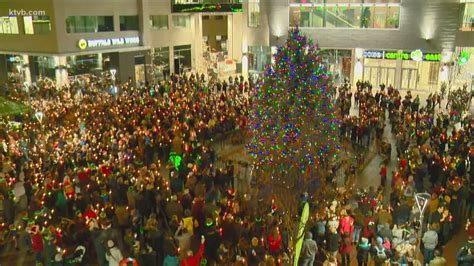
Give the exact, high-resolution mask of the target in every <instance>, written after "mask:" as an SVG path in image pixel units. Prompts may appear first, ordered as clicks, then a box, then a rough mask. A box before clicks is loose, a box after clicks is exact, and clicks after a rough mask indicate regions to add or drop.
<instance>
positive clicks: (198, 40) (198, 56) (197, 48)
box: [173, 13, 203, 71]
mask: <svg viewBox="0 0 474 266" xmlns="http://www.w3.org/2000/svg"><path fill="white" fill-rule="evenodd" d="M193 16H194V19H193V21H194V42H193V43H192V45H191V68H192V69H193V70H194V71H199V70H200V69H202V65H201V64H202V63H203V62H202V53H203V41H202V15H201V14H199V13H196V14H194V15H193ZM173 58H174V56H173ZM173 61H174V59H173ZM173 63H174V62H173Z"/></svg>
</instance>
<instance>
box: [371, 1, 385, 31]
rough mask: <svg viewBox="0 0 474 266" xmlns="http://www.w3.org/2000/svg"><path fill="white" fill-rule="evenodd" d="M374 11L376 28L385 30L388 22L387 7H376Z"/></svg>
mask: <svg viewBox="0 0 474 266" xmlns="http://www.w3.org/2000/svg"><path fill="white" fill-rule="evenodd" d="M373 10H374V18H373V20H374V28H378V29H379V28H385V22H386V21H387V6H375V8H374V9H373Z"/></svg>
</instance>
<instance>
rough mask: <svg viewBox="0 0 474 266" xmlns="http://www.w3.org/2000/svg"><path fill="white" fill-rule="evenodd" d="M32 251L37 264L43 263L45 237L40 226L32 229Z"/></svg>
mask: <svg viewBox="0 0 474 266" xmlns="http://www.w3.org/2000/svg"><path fill="white" fill-rule="evenodd" d="M30 236H31V249H32V250H33V252H34V253H35V259H36V262H37V263H43V236H42V235H41V232H40V229H39V226H38V225H33V226H32V227H31V229H30Z"/></svg>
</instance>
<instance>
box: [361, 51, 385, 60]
mask: <svg viewBox="0 0 474 266" xmlns="http://www.w3.org/2000/svg"><path fill="white" fill-rule="evenodd" d="M384 53H385V52H384V51H364V53H363V56H364V57H365V58H375V59H383V58H384Z"/></svg>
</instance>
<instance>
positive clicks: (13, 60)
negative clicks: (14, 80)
mask: <svg viewBox="0 0 474 266" xmlns="http://www.w3.org/2000/svg"><path fill="white" fill-rule="evenodd" d="M8 61H9V62H11V63H21V62H23V58H22V57H20V56H10V57H9V58H8Z"/></svg>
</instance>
